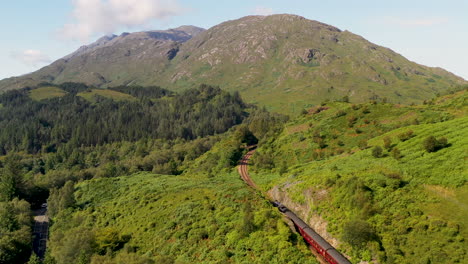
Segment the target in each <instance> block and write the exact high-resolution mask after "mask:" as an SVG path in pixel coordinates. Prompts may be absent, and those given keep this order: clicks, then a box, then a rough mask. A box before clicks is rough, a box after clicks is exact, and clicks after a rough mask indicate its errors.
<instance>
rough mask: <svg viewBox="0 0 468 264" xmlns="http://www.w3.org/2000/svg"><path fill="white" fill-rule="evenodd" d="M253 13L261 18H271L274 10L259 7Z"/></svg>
mask: <svg viewBox="0 0 468 264" xmlns="http://www.w3.org/2000/svg"><path fill="white" fill-rule="evenodd" d="M253 13H254V14H255V15H260V16H269V15H273V13H274V11H273V9H272V8H269V7H263V6H257V7H255V9H254V10H253Z"/></svg>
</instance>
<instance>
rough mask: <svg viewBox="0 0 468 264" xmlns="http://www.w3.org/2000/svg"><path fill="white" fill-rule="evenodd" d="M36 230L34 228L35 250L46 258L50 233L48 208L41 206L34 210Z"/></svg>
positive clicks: (41, 257)
mask: <svg viewBox="0 0 468 264" xmlns="http://www.w3.org/2000/svg"><path fill="white" fill-rule="evenodd" d="M33 215H34V230H33V236H34V240H33V251H34V253H36V255H37V256H38V257H39V258H40V259H43V258H44V254H45V251H46V246H47V238H48V233H49V217H48V216H47V208H41V209H37V210H34V211H33Z"/></svg>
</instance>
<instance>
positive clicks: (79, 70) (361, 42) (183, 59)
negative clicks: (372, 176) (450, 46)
mask: <svg viewBox="0 0 468 264" xmlns="http://www.w3.org/2000/svg"><path fill="white" fill-rule="evenodd" d="M40 81H48V82H53V83H61V82H66V81H77V82H78V81H79V82H85V83H87V84H93V85H98V86H115V85H128V84H139V85H160V86H163V87H167V88H169V89H174V90H177V89H185V88H188V87H193V86H194V85H198V84H200V83H207V84H211V85H219V86H221V87H222V88H223V89H227V90H230V91H234V90H237V91H240V92H241V93H242V95H243V96H244V98H246V99H247V100H250V102H254V103H255V102H257V103H259V104H261V105H266V106H268V107H269V108H271V109H273V110H277V111H284V110H285V111H287V112H298V111H299V109H300V108H302V107H304V106H307V105H312V104H317V103H320V102H322V101H324V100H327V99H330V100H335V99H337V98H341V97H343V96H349V98H350V99H351V101H354V102H364V101H368V100H369V99H379V98H387V99H388V100H390V101H392V102H400V103H411V102H419V101H422V100H425V99H430V98H433V97H434V95H436V94H437V93H441V92H442V93H443V92H444V91H446V90H447V89H449V88H451V87H456V86H458V85H464V84H466V83H467V82H466V81H465V80H463V79H462V78H460V77H457V76H455V75H453V74H451V73H449V72H447V71H445V70H443V69H440V68H430V67H426V66H423V65H419V64H417V63H414V62H411V61H409V60H407V59H406V58H404V57H403V56H401V55H399V54H397V53H395V52H394V51H392V50H390V49H388V48H384V47H381V46H378V45H375V44H373V43H371V42H369V41H367V40H365V39H364V38H362V37H361V36H358V35H355V34H353V33H351V32H349V31H342V30H340V29H338V28H335V27H332V26H330V25H326V24H323V23H320V22H317V21H313V20H308V19H305V18H303V17H299V16H295V15H272V16H248V17H243V18H241V19H238V20H233V21H227V22H224V23H222V24H219V25H217V26H214V27H212V28H210V29H209V30H206V31H203V30H202V29H199V28H195V27H189V26H186V27H181V28H178V29H174V30H168V31H151V32H138V33H132V34H122V35H121V36H119V37H117V36H107V37H104V38H102V39H100V40H99V41H97V42H96V43H94V44H92V45H90V46H88V47H85V48H81V49H80V50H78V51H77V52H75V53H74V54H72V55H69V56H67V57H66V58H65V59H61V60H58V61H56V62H54V63H53V64H52V65H50V66H47V67H45V68H43V69H41V70H39V71H37V72H35V73H32V74H29V75H26V76H23V77H19V78H10V79H6V80H4V81H2V82H0V89H11V88H13V87H15V85H17V86H24V85H31V84H34V83H37V82H40Z"/></svg>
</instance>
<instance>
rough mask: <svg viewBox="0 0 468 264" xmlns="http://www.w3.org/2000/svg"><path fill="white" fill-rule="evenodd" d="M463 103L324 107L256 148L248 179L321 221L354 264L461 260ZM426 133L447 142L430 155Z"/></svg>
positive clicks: (467, 209) (467, 129)
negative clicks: (251, 170) (366, 261)
mask: <svg viewBox="0 0 468 264" xmlns="http://www.w3.org/2000/svg"><path fill="white" fill-rule="evenodd" d="M466 98H467V93H466V91H463V92H459V93H456V94H453V95H450V96H446V97H443V98H439V99H437V100H434V101H433V102H432V101H431V102H429V103H428V104H427V105H421V106H414V107H402V106H398V105H390V104H372V103H369V104H362V105H351V104H346V103H330V104H325V105H323V106H322V107H321V109H320V111H319V108H315V109H312V110H311V112H310V113H308V114H305V115H304V116H302V117H300V118H298V119H297V120H293V121H292V122H290V123H288V124H287V125H286V127H285V129H284V130H283V132H282V133H281V134H279V135H278V137H276V138H274V139H272V140H270V141H269V142H266V143H265V144H263V145H261V147H260V148H259V150H258V152H257V153H256V156H255V161H254V162H255V167H256V169H257V173H254V174H253V178H254V180H256V182H258V183H261V186H262V188H263V189H264V190H265V191H269V192H270V194H271V195H272V196H274V197H275V198H277V199H279V200H282V201H283V202H284V203H286V204H287V205H288V206H291V207H292V208H297V210H298V213H300V214H301V215H303V216H304V217H306V218H314V219H317V217H320V218H321V219H323V220H324V221H325V222H326V223H327V231H328V233H330V234H331V235H332V236H333V237H335V238H337V239H339V240H341V241H342V242H346V243H344V244H342V246H341V247H342V248H343V249H345V250H346V252H347V253H348V254H350V255H351V256H353V260H354V261H356V262H357V261H358V260H377V261H378V262H379V263H464V262H466V260H467V259H468V256H467V252H466V248H467V247H468V244H467V241H466V240H465V239H464V238H466V236H467V235H468V225H467V222H466V219H467V217H468V203H467V201H468V200H467V199H466V198H467V196H466V195H467V192H468V184H467V183H468V167H467V166H466V162H464V161H465V160H466V155H467V152H466V151H467V150H466V146H467V144H468V140H467V136H466V135H468V118H467V115H466V114H467V111H468V105H467V104H466ZM430 136H434V137H435V138H436V140H440V141H441V142H442V138H445V139H446V141H447V142H448V143H447V144H443V145H440V146H439V147H438V148H436V149H435V151H434V150H431V151H428V150H427V143H425V142H427V141H428V138H429V137H430ZM379 150H380V151H379ZM278 190H280V191H283V192H286V193H287V195H280V193H279V192H278ZM360 228H365V230H368V231H369V233H362V231H361V233H359V232H358V230H360Z"/></svg>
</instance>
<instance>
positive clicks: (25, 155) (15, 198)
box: [0, 83, 262, 263]
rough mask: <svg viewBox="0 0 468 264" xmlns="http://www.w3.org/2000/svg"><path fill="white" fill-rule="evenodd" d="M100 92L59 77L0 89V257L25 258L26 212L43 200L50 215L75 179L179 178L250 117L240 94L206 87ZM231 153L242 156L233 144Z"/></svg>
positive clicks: (64, 203)
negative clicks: (138, 175)
mask: <svg viewBox="0 0 468 264" xmlns="http://www.w3.org/2000/svg"><path fill="white" fill-rule="evenodd" d="M101 90H102V89H101ZM101 90H99V92H101ZM50 91H53V93H50ZM102 92H115V94H118V95H119V96H121V97H123V96H122V94H125V97H124V98H125V99H124V100H119V98H117V99H116V97H115V96H114V97H112V96H106V95H107V94H106V93H102ZM102 92H101V93H98V92H96V90H95V89H94V88H93V87H88V86H86V85H84V84H79V83H65V84H62V85H59V86H51V85H50V84H41V85H40V86H39V87H35V88H26V89H22V90H15V91H10V92H6V93H3V94H1V95H0V127H2V129H1V130H0V134H1V135H0V203H2V206H1V209H0V219H1V220H2V221H1V226H0V232H1V234H2V239H1V240H0V249H1V250H0V263H24V262H26V261H27V260H28V258H29V254H30V252H31V239H32V237H31V235H32V233H31V232H32V230H31V224H32V218H31V209H34V208H37V207H39V206H40V204H41V203H43V202H45V201H46V199H47V198H48V201H49V215H50V216H51V217H52V221H53V219H54V216H55V215H57V214H58V213H59V212H60V211H61V210H64V209H66V208H69V207H70V206H74V205H75V204H74V203H73V202H71V201H73V199H72V198H71V196H70V195H73V190H74V188H73V186H74V184H75V183H77V182H80V181H84V180H89V179H93V178H96V179H97V178H109V177H118V176H125V175H132V174H135V173H137V172H141V171H146V172H151V173H158V174H166V175H178V174H181V173H182V172H183V171H184V170H185V169H186V168H187V164H188V163H190V162H191V161H193V160H194V159H196V158H197V157H199V156H200V155H202V154H203V153H205V152H206V151H208V150H210V149H211V148H212V146H213V145H214V144H215V143H216V142H218V141H219V140H220V139H221V137H220V135H221V134H222V133H224V132H226V131H227V130H229V129H230V128H231V127H233V126H234V125H238V124H240V123H241V122H242V121H243V120H244V119H246V118H247V117H248V114H247V112H246V111H245V110H246V104H245V103H244V102H243V101H242V99H241V98H240V97H239V94H238V93H234V94H229V93H227V92H224V91H222V90H221V89H219V88H217V87H212V86H208V85H201V86H200V87H198V88H195V89H189V90H185V91H183V92H181V93H180V94H176V93H173V92H169V91H167V90H164V89H162V88H159V87H115V88H110V89H107V90H102ZM90 93H92V96H89V94H90ZM115 94H110V95H115ZM254 112H257V110H255V111H254ZM258 112H259V113H260V112H262V111H261V110H258ZM253 116H255V114H253ZM232 151H233V152H234V153H240V150H239V146H236V147H233V148H232ZM236 155H237V154H235V155H227V156H226V157H225V158H226V159H230V158H235V157H236ZM219 162H220V163H223V164H227V166H231V164H233V163H235V161H226V162H223V161H219ZM221 167H222V166H221Z"/></svg>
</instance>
